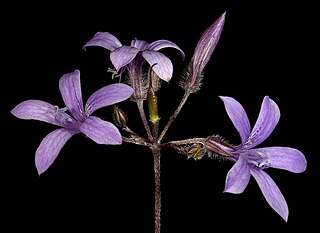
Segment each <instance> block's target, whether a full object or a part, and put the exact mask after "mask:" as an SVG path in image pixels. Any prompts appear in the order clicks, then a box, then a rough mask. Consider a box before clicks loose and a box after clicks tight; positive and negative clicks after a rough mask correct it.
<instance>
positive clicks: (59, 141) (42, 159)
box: [35, 128, 78, 175]
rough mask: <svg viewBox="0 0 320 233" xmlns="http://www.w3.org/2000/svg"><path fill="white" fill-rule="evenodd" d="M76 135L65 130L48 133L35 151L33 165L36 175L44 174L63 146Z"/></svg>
mask: <svg viewBox="0 0 320 233" xmlns="http://www.w3.org/2000/svg"><path fill="white" fill-rule="evenodd" d="M76 133H78V132H77V131H71V130H67V129H64V128H62V129H57V130H54V131H52V132H51V133H49V134H48V135H47V136H46V137H45V138H44V139H43V140H42V142H41V143H40V146H39V147H38V149H37V151H36V157H35V163H36V167H37V170H38V174H39V175H40V174H41V173H43V172H45V171H46V170H47V169H48V168H49V167H50V165H51V164H52V163H53V161H54V160H55V159H56V158H57V156H58V154H59V153H60V151H61V148H62V147H63V146H64V144H65V143H66V142H67V141H68V140H69V139H70V138H71V137H72V136H73V135H75V134H76Z"/></svg>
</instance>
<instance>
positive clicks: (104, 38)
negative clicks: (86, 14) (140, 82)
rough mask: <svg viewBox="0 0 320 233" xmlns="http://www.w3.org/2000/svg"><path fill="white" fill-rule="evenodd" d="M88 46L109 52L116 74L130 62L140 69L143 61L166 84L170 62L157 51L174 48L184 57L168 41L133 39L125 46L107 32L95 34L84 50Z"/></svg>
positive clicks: (170, 68)
mask: <svg viewBox="0 0 320 233" xmlns="http://www.w3.org/2000/svg"><path fill="white" fill-rule="evenodd" d="M88 46H100V47H103V48H105V49H108V50H110V51H111V53H110V60H111V62H112V64H113V65H114V67H115V68H116V70H117V72H120V70H121V69H122V68H129V67H128V65H129V64H130V63H131V62H132V61H134V63H135V65H134V66H135V67H137V68H139V69H140V68H141V67H140V66H141V64H142V63H143V61H144V60H145V61H147V62H148V63H149V65H150V66H152V69H153V71H154V72H155V73H156V74H157V75H158V76H159V78H161V79H162V80H164V81H167V82H168V81H169V80H170V79H171V77H172V73H173V65H172V62H171V60H170V59H169V58H168V57H167V56H165V55H164V54H163V53H160V52H158V50H160V49H162V48H168V47H171V48H175V49H177V50H179V51H180V53H181V54H182V57H183V58H184V57H185V54H184V52H183V51H182V50H181V49H180V48H179V47H178V46H177V45H176V44H175V43H173V42H171V41H168V40H156V41H154V42H152V43H151V44H149V43H148V42H146V41H144V40H137V39H134V40H132V41H131V45H130V46H127V45H122V44H121V42H120V41H119V40H118V39H117V38H116V37H115V36H114V35H112V34H110V33H108V32H97V33H96V34H95V35H94V37H93V38H92V39H91V40H90V41H89V42H87V43H86V44H85V45H84V48H86V47H88ZM155 64H156V65H155ZM140 78H141V77H140Z"/></svg>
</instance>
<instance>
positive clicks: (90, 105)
mask: <svg viewBox="0 0 320 233" xmlns="http://www.w3.org/2000/svg"><path fill="white" fill-rule="evenodd" d="M59 88H60V92H61V95H62V98H63V101H64V103H65V105H66V107H65V108H61V109H59V108H58V107H57V106H54V105H52V104H49V103H47V102H44V101H41V100H27V101H24V102H22V103H20V104H18V105H17V106H16V107H15V108H14V109H13V110H12V111H11V113H12V114H13V115H14V116H15V117H18V118H20V119H25V120H39V121H44V122H47V123H50V124H54V125H57V126H60V127H62V128H59V129H57V130H54V131H53V132H51V133H49V134H48V135H47V136H46V137H45V138H44V139H43V140H42V142H41V144H40V146H39V147H38V149H37V151H36V156H35V163H36V167H37V170H38V173H39V174H41V173H43V172H44V171H46V170H47V169H48V168H49V167H50V165H51V164H52V163H53V161H54V160H55V159H56V157H57V156H58V154H59V152H60V150H61V149H62V147H63V146H64V144H65V143H66V142H67V141H68V140H69V139H70V138H71V136H73V135H75V134H77V133H80V132H81V133H83V134H85V135H86V136H87V137H89V138H91V139H92V140H93V141H95V142H96V143H98V144H110V145H117V144H121V143H122V138H121V135H120V132H119V130H118V129H117V128H116V127H115V126H114V125H113V124H111V123H110V122H107V121H103V120H101V119H100V118H98V117H95V116H91V114H92V113H93V112H94V111H96V110H97V109H100V108H102V107H105V106H109V105H112V104H115V103H118V102H121V101H123V100H126V99H127V98H129V97H130V96H131V95H132V93H133V90H132V88H131V87H129V86H128V85H125V84H122V83H118V84H111V85H109V86H105V87H103V88H101V89H99V90H98V91H96V92H95V93H93V94H92V95H91V96H90V97H89V99H88V101H87V103H86V105H85V107H84V106H83V102H82V94H81V86H80V71H79V70H75V71H74V72H72V73H68V74H65V75H63V76H62V77H61V79H60V81H59ZM67 110H68V111H69V112H70V114H71V115H69V114H67V113H66V111H67Z"/></svg>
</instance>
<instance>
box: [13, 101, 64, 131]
mask: <svg viewBox="0 0 320 233" xmlns="http://www.w3.org/2000/svg"><path fill="white" fill-rule="evenodd" d="M57 111H58V107H57V106H53V105H52V104H49V103H47V102H44V101H41V100H26V101H23V102H22V103H20V104H18V105H17V106H16V107H15V108H14V109H13V110H11V113H12V114H13V115H14V116H15V117H17V118H20V119H24V120H38V121H44V122H47V123H50V124H54V125H58V126H63V125H62V124H61V123H60V122H59V121H57V120H56V118H55V113H56V112H57Z"/></svg>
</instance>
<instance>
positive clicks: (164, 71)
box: [142, 50, 173, 82]
mask: <svg viewBox="0 0 320 233" xmlns="http://www.w3.org/2000/svg"><path fill="white" fill-rule="evenodd" d="M142 56H143V58H144V59H145V60H146V61H147V62H148V63H149V65H150V66H152V65H154V64H156V65H154V66H153V67H152V69H153V71H154V72H155V73H156V74H157V75H158V76H159V78H161V79H162V80H164V81H166V82H169V81H170V79H171V77H172V73H173V65H172V62H171V60H170V59H169V58H168V57H166V56H165V55H164V54H162V53H159V52H157V51H150V50H147V51H143V52H142Z"/></svg>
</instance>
